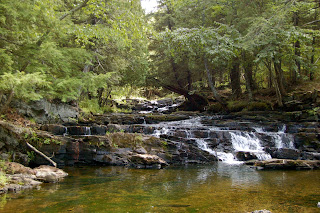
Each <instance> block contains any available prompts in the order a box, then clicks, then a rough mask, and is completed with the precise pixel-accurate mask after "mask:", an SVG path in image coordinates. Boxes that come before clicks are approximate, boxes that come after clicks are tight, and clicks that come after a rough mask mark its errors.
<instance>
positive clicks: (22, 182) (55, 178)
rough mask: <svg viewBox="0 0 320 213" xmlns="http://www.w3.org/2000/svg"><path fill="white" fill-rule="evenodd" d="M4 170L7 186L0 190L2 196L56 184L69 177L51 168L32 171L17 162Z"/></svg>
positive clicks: (7, 165) (42, 167)
mask: <svg viewBox="0 0 320 213" xmlns="http://www.w3.org/2000/svg"><path fill="white" fill-rule="evenodd" d="M4 168H5V169H4V172H5V173H6V179H7V184H6V185H5V186H4V187H2V188H0V194H3V193H7V192H19V191H21V190H26V189H32V188H35V187H38V186H39V185H41V184H42V183H43V182H46V183H56V182H59V181H61V180H62V179H63V178H64V177H66V176H67V175H68V174H67V173H66V172H64V171H63V170H61V169H58V168H55V167H51V166H40V167H37V168H35V169H31V168H29V167H25V166H23V165H21V164H19V163H15V162H7V163H5V166H4Z"/></svg>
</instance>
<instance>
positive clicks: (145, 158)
mask: <svg viewBox="0 0 320 213" xmlns="http://www.w3.org/2000/svg"><path fill="white" fill-rule="evenodd" d="M130 161H131V164H132V166H135V165H137V167H140V166H141V165H142V166H144V167H145V168H153V167H155V168H159V166H160V168H163V167H165V166H168V163H167V162H166V161H165V160H163V159H162V158H160V157H159V156H157V155H150V154H136V155H133V156H131V158H130Z"/></svg>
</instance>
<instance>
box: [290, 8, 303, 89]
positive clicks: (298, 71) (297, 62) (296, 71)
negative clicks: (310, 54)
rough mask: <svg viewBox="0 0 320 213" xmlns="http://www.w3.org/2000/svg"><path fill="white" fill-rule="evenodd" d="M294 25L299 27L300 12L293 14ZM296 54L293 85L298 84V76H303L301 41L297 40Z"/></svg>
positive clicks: (292, 74)
mask: <svg viewBox="0 0 320 213" xmlns="http://www.w3.org/2000/svg"><path fill="white" fill-rule="evenodd" d="M293 24H294V26H298V25H299V15H298V12H294V13H293ZM294 54H295V59H294V61H295V65H296V67H297V68H296V69H291V83H292V84H296V83H297V80H298V76H299V75H300V76H301V63H300V56H301V53H300V41H299V40H297V41H296V42H295V43H294Z"/></svg>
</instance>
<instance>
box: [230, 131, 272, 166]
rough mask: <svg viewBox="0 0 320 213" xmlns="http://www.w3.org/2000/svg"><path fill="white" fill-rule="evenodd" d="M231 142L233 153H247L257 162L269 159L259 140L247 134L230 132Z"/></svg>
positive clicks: (269, 156)
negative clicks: (253, 156) (257, 160)
mask: <svg viewBox="0 0 320 213" xmlns="http://www.w3.org/2000/svg"><path fill="white" fill-rule="evenodd" d="M230 134H231V141H232V145H233V148H234V149H235V151H242V152H249V153H252V154H254V155H255V156H256V157H257V158H258V159H259V160H268V159H271V155H270V154H267V153H265V152H264V151H263V147H262V146H261V145H260V140H259V139H258V138H257V137H256V136H255V135H254V134H253V133H248V132H230Z"/></svg>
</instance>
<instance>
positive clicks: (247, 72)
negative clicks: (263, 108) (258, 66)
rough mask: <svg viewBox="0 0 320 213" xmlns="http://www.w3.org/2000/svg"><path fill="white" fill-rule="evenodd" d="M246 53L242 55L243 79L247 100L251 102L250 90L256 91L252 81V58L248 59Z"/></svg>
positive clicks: (248, 56)
mask: <svg viewBox="0 0 320 213" xmlns="http://www.w3.org/2000/svg"><path fill="white" fill-rule="evenodd" d="M250 56H251V55H248V54H247V53H245V52H243V53H242V60H243V68H244V77H245V80H246V88H247V92H248V98H249V100H250V101H252V100H253V95H252V90H254V89H256V86H255V83H254V81H253V78H252V77H253V74H252V73H253V57H250Z"/></svg>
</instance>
